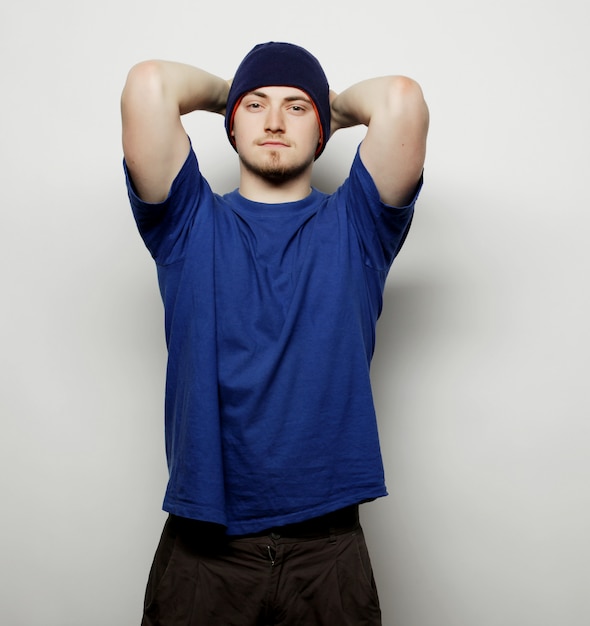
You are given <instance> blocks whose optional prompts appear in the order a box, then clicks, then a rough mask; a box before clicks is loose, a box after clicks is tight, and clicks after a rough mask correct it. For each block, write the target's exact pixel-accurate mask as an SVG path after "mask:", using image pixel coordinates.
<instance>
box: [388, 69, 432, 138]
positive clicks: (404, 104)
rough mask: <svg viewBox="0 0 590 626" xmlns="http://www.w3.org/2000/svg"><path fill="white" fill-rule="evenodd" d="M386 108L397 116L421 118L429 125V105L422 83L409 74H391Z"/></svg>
mask: <svg viewBox="0 0 590 626" xmlns="http://www.w3.org/2000/svg"><path fill="white" fill-rule="evenodd" d="M385 108H386V109H387V110H388V111H389V114H390V115H392V116H394V117H397V116H400V115H401V116H403V117H406V118H407V117H411V118H413V119H415V120H421V121H422V122H423V124H424V125H425V126H426V127H428V121H429V112H428V105H427V104H426V101H425V99H424V94H423V92H422V88H421V87H420V85H419V84H418V83H417V82H416V81H415V80H413V79H412V78H408V77H407V76H390V77H389V78H388V85H387V90H386V96H385Z"/></svg>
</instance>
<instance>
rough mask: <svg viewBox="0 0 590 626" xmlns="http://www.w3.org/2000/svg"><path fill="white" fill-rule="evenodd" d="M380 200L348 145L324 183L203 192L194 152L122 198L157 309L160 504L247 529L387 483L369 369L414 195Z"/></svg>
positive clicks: (232, 530) (373, 494)
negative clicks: (297, 194) (343, 160)
mask: <svg viewBox="0 0 590 626" xmlns="http://www.w3.org/2000/svg"><path fill="white" fill-rule="evenodd" d="M420 186H421V183H420V185H419V186H418V189H417V191H416V197H415V198H414V200H413V201H412V202H411V203H410V205H408V206H407V207H403V208H393V207H389V206H387V205H385V204H383V203H382V202H381V201H380V199H379V194H378V192H377V189H376V187H375V185H374V183H373V181H372V179H371V177H370V175H369V173H368V171H367V170H366V168H365V167H364V165H363V163H362V161H361V159H360V156H359V153H358V151H357V154H356V157H355V159H354V162H353V165H352V167H351V171H350V176H349V178H348V179H347V180H346V181H345V182H344V183H343V185H342V186H341V187H340V188H339V189H338V190H337V191H336V192H335V193H334V194H331V195H328V194H324V193H321V192H320V191H318V190H315V189H314V190H312V192H311V194H310V195H309V196H308V197H307V198H305V199H303V200H300V201H297V202H287V203H282V204H263V203H259V202H253V201H250V200H247V199H246V198H243V197H242V196H240V194H239V192H238V191H237V190H236V191H233V192H231V193H229V194H226V195H224V196H221V195H218V194H215V193H213V192H212V191H211V189H210V187H209V185H208V183H207V182H206V180H205V179H204V178H203V176H202V175H201V173H200V171H199V166H198V162H197V158H196V156H195V154H194V152H193V151H192V149H191V150H190V153H189V155H188V157H187V159H186V162H185V163H184V165H183V167H182V169H181V171H180V172H179V174H178V176H177V178H176V180H175V181H174V183H173V185H172V188H171V190H170V193H169V196H168V198H167V199H166V200H165V201H164V202H162V203H161V204H148V203H145V202H142V201H141V200H140V199H139V197H138V196H137V195H136V193H135V191H134V189H133V185H132V182H131V180H130V178H129V175H128V173H127V187H128V191H129V197H130V201H131V206H132V209H133V213H134V216H135V219H136V221H137V225H138V228H139V231H140V233H141V236H142V237H143V240H144V242H145V244H146V246H147V248H148V249H149V251H150V253H151V254H152V256H153V258H154V260H155V261H156V266H157V270H158V280H159V286H160V291H161V294H162V299H163V302H164V310H165V329H166V341H167V346H168V367H167V379H166V398H165V428H166V453H167V460H168V468H169V473H170V476H169V482H168V487H167V490H166V495H165V499H164V505H163V508H164V510H166V511H168V512H170V513H172V514H175V515H179V516H182V517H188V518H193V519H199V520H203V521H209V522H214V523H218V524H222V525H224V526H226V527H227V532H228V534H245V533H253V532H258V531H261V530H264V529H266V528H270V527H273V526H278V525H283V524H287V523H294V522H298V521H303V520H305V519H309V518H312V517H315V516H319V515H323V514H325V513H328V512H330V511H333V510H336V509H339V508H342V507H345V506H348V505H351V504H356V503H360V502H364V501H367V500H372V499H375V498H377V497H380V496H384V495H386V488H385V483H384V476H383V464H382V460H381V452H380V447H379V440H378V434H377V423H376V417H375V410H374V405H373V398H372V392H371V384H370V378H369V367H370V362H371V358H372V355H373V350H374V345H375V325H376V322H377V318H378V317H379V314H380V312H381V306H382V293H383V288H384V285H385V279H386V276H387V273H388V270H389V267H390V265H391V263H392V261H393V259H394V258H395V256H396V254H397V253H398V251H399V249H400V248H401V246H402V244H403V242H404V239H405V237H406V234H407V232H408V229H409V227H410V222H411V219H412V214H413V207H414V203H415V200H416V198H417V196H418V193H419V190H420Z"/></svg>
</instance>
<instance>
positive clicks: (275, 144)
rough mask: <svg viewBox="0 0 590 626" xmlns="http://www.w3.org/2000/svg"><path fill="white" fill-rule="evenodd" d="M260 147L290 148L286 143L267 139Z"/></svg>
mask: <svg viewBox="0 0 590 626" xmlns="http://www.w3.org/2000/svg"><path fill="white" fill-rule="evenodd" d="M258 145H259V146H261V147H263V148H264V147H267V148H288V147H289V144H287V143H285V142H284V141H279V140H278V139H265V140H264V141H261V142H260V143H259V144H258Z"/></svg>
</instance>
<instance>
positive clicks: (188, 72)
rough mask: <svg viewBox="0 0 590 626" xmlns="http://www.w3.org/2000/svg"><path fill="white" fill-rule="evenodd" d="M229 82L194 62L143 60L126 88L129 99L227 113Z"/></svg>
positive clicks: (182, 109)
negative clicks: (225, 111) (190, 63)
mask: <svg viewBox="0 0 590 626" xmlns="http://www.w3.org/2000/svg"><path fill="white" fill-rule="evenodd" d="M228 91H229V84H228V82H227V81H226V80H224V79H223V78H220V77H218V76H215V75H213V74H210V73H209V72H206V71H205V70H202V69H200V68H198V67H194V66H192V65H186V64H183V63H176V62H173V61H158V60H154V61H143V62H142V63H139V64H137V65H135V66H134V67H133V68H131V70H130V72H129V75H128V77H127V83H126V85H125V88H124V90H123V106H125V103H126V102H127V103H130V104H131V105H132V104H133V102H138V101H141V102H142V103H143V106H144V107H145V106H146V105H147V106H150V105H151V106H156V107H161V108H162V109H164V110H170V109H173V110H175V111H176V112H177V113H178V114H180V115H184V114H185V113H190V112H191V111H197V110H199V111H211V112H215V113H223V111H224V110H225V102H226V99H227V94H228Z"/></svg>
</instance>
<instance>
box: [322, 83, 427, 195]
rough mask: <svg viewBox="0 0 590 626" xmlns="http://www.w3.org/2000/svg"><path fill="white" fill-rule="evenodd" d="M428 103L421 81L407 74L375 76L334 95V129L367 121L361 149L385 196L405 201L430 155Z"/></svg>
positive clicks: (379, 188) (413, 188)
mask: <svg viewBox="0 0 590 626" xmlns="http://www.w3.org/2000/svg"><path fill="white" fill-rule="evenodd" d="M428 122H429V115H428V107H427V105H426V103H425V101H424V97H423V95H422V90H421V89H420V86H419V85H418V83H416V82H415V81H413V80H412V79H410V78H407V77H405V76H383V77H379V78H371V79H368V80H365V81H362V82H360V83H357V84H355V85H352V86H351V87H349V88H348V89H346V90H345V91H343V92H342V93H340V94H338V95H336V94H333V95H332V133H334V132H335V131H336V130H338V129H339V128H345V127H348V126H356V125H357V124H365V125H366V126H367V127H368V128H367V134H366V136H365V139H364V140H363V142H362V145H361V148H360V154H361V158H362V160H363V163H364V164H365V167H366V168H367V169H368V170H369V172H370V174H371V176H372V177H373V180H374V181H375V184H376V186H377V189H378V190H379V194H380V196H381V200H382V201H383V202H385V203H387V204H390V205H392V206H404V205H405V204H407V203H408V202H409V201H410V200H411V196H412V194H413V192H414V190H415V188H416V184H417V183H418V180H419V179H420V175H421V173H422V168H423V166H424V158H425V155H426V136H427V134H428Z"/></svg>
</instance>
